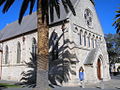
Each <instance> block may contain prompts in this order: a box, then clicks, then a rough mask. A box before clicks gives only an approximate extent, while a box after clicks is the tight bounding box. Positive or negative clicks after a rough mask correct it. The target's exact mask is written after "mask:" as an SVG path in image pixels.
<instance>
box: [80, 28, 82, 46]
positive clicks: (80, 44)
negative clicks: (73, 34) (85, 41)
mask: <svg viewBox="0 0 120 90" xmlns="http://www.w3.org/2000/svg"><path fill="white" fill-rule="evenodd" d="M80 45H82V30H80Z"/></svg>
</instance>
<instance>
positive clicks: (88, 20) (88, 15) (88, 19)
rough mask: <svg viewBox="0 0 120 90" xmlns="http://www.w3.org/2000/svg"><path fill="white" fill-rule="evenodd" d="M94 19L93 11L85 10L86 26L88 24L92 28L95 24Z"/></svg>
mask: <svg viewBox="0 0 120 90" xmlns="http://www.w3.org/2000/svg"><path fill="white" fill-rule="evenodd" d="M92 17H93V15H92V12H91V10H90V9H85V12H84V18H85V21H86V24H87V25H88V26H89V27H91V26H92V22H93V19H92Z"/></svg>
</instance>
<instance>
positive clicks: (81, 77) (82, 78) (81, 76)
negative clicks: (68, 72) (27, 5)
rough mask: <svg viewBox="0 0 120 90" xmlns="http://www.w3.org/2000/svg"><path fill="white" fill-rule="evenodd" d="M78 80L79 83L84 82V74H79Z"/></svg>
mask: <svg viewBox="0 0 120 90" xmlns="http://www.w3.org/2000/svg"><path fill="white" fill-rule="evenodd" d="M79 79H80V81H83V80H84V72H79Z"/></svg>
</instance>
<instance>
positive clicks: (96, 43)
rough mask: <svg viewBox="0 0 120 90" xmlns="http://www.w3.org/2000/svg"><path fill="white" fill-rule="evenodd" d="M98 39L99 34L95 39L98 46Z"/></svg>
mask: <svg viewBox="0 0 120 90" xmlns="http://www.w3.org/2000/svg"><path fill="white" fill-rule="evenodd" d="M97 40H98V36H97V37H96V39H95V46H96V47H97V45H98V42H97Z"/></svg>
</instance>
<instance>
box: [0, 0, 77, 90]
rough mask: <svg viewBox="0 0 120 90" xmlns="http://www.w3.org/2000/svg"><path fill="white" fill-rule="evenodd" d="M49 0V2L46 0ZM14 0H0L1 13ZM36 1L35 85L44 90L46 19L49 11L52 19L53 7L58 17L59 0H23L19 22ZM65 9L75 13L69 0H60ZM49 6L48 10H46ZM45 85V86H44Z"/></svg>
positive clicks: (46, 80)
mask: <svg viewBox="0 0 120 90" xmlns="http://www.w3.org/2000/svg"><path fill="white" fill-rule="evenodd" d="M48 1H49V2H48ZM14 2H15V0H0V6H1V5H4V7H3V11H2V12H3V13H6V12H7V11H8V10H9V8H10V7H11V6H12V5H13V3H14ZM35 2H37V17H38V18H37V19H38V20H37V27H38V28H37V30H38V55H37V87H38V88H39V90H46V87H47V86H48V84H47V82H48V78H47V76H48V74H47V72H48V55H49V54H48V30H49V28H48V22H49V21H48V20H49V13H50V14H51V15H50V19H51V21H53V20H54V17H53V13H54V8H55V10H56V13H57V16H58V18H60V6H59V3H60V0H23V2H22V6H21V10H20V14H19V23H21V22H22V18H23V16H24V13H25V11H26V10H27V8H28V5H29V4H30V12H29V13H30V14H31V13H32V10H33V7H34V5H35ZM61 2H62V3H63V5H64V7H65V9H68V8H69V9H70V10H71V11H72V12H73V14H74V15H75V11H74V7H73V5H72V3H71V1H70V0H61ZM48 6H49V7H50V12H49V10H48ZM45 85H47V86H45Z"/></svg>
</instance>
